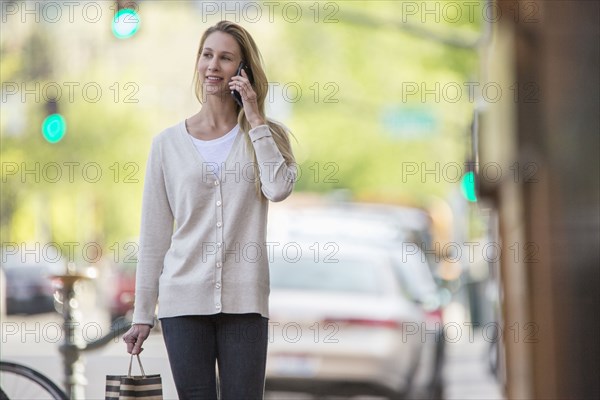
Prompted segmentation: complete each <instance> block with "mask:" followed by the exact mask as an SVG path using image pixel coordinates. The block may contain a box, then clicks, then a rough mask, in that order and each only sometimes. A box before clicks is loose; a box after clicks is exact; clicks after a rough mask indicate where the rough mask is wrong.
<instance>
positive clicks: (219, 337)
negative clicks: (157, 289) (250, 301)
mask: <svg viewBox="0 0 600 400" xmlns="http://www.w3.org/2000/svg"><path fill="white" fill-rule="evenodd" d="M160 321H161V325H162V330H163V337H164V340H165V344H166V347H167V353H168V354H169V362H170V364H171V371H172V373H173V379H174V380H175V386H176V387H177V394H178V395H179V398H180V399H182V400H184V399H186V400H187V399H194V400H195V399H202V400H216V399H217V380H216V373H215V363H217V364H218V368H219V388H218V389H219V394H220V396H219V398H220V399H221V400H245V399H248V400H256V399H262V398H263V394H264V386H265V366H266V362H267V340H268V337H267V336H268V322H269V320H268V319H267V318H264V317H263V316H261V315H260V314H255V313H252V314H225V313H220V314H215V315H190V316H181V317H172V318H161V320H160Z"/></svg>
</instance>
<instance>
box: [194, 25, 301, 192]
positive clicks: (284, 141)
mask: <svg viewBox="0 0 600 400" xmlns="http://www.w3.org/2000/svg"><path fill="white" fill-rule="evenodd" d="M214 32H224V33H228V34H230V35H231V36H233V38H234V39H235V40H236V41H237V43H238V45H239V46H240V49H241V50H242V60H243V61H244V62H245V63H246V65H247V66H248V67H249V68H250V70H251V71H252V76H253V78H254V83H253V85H252V87H253V89H254V91H255V92H256V96H257V99H256V101H257V104H258V112H259V114H260V116H261V117H262V118H263V119H264V120H265V121H266V122H267V125H268V126H269V129H270V131H271V135H272V136H273V140H274V141H275V144H276V145H277V148H278V149H279V151H280V152H281V155H282V156H283V159H284V160H285V162H286V164H287V165H288V167H290V166H292V164H295V158H294V154H293V153H292V145H291V143H290V138H289V136H290V135H291V132H290V131H289V129H287V127H286V126H285V125H283V124H281V123H279V122H277V121H275V120H272V119H270V118H267V116H266V115H265V99H266V98H267V94H268V87H269V86H268V85H269V82H268V80H267V76H266V74H265V71H264V68H263V60H262V55H261V54H260V51H259V50H258V47H257V46H256V43H255V42H254V39H253V38H252V36H250V34H249V33H248V31H246V30H245V29H244V28H242V27H241V26H240V25H238V24H236V23H233V22H231V21H220V22H218V23H217V24H216V25H213V26H211V27H210V28H208V29H207V30H206V31H205V32H204V34H203V35H202V38H201V39H200V46H199V49H198V54H197V55H196V63H195V64H194V79H193V84H194V89H195V94H196V98H197V99H198V101H199V102H200V103H202V98H203V93H202V82H201V81H200V78H199V75H198V60H199V59H200V56H201V54H202V49H203V48H204V42H205V41H206V38H208V36H210V34H212V33H214ZM236 107H237V110H238V119H237V120H238V124H239V125H240V128H241V129H242V130H243V131H244V132H245V133H246V135H245V136H246V140H247V141H248V144H249V146H248V147H249V148H250V149H251V151H252V159H253V163H254V164H253V165H254V169H255V174H256V177H257V178H258V176H259V175H258V174H259V170H258V162H257V160H256V153H255V152H254V147H253V146H252V143H251V142H250V136H249V135H247V133H248V132H249V131H250V129H252V126H251V125H250V123H249V122H248V119H247V118H246V114H245V113H244V108H243V107H240V106H239V105H237V103H236ZM255 182H256V190H257V193H259V194H260V193H261V190H260V180H259V179H256V180H255Z"/></svg>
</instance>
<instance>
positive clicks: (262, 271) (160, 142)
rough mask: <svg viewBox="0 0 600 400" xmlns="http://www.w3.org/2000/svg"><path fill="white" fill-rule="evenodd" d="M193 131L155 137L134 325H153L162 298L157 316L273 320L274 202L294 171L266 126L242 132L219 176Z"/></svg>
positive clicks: (285, 192)
mask: <svg viewBox="0 0 600 400" xmlns="http://www.w3.org/2000/svg"><path fill="white" fill-rule="evenodd" d="M188 135H189V133H188V132H187V130H186V128H185V121H182V122H180V123H178V124H177V125H174V126H172V127H170V128H167V129H166V130H164V131H163V132H161V133H160V134H158V135H156V136H155V137H154V138H153V139H152V146H151V149H150V154H149V156H148V161H147V165H146V175H145V181H144V191H143V198H142V215H141V226H140V246H139V253H138V265H137V271H136V288H135V304H134V313H133V323H137V324H149V325H153V324H154V317H155V309H156V305H157V302H158V318H163V317H173V316H180V315H208V314H216V313H219V312H226V313H260V314H261V315H262V316H264V317H267V318H268V312H269V310H268V297H269V264H268V258H269V257H268V252H267V248H266V224H267V211H268V200H271V201H281V200H283V199H285V198H286V197H288V196H289V194H290V193H291V192H292V189H293V186H294V182H295V180H296V170H295V168H294V167H293V166H288V165H287V164H286V163H285V161H284V158H283V156H282V155H281V152H280V151H279V149H278V148H277V145H276V144H275V141H274V140H273V137H272V136H271V132H270V129H269V127H268V126H267V125H260V126H257V127H255V128H254V129H252V130H250V132H249V133H248V134H246V133H244V132H243V131H241V130H240V131H239V132H238V135H237V136H236V138H235V140H234V143H233V145H232V147H231V150H230V153H229V155H228V157H227V159H226V160H225V162H224V164H223V165H221V166H220V169H221V176H220V178H217V177H216V176H215V174H214V173H213V172H212V171H213V170H214V165H211V164H210V163H207V162H204V160H203V159H202V156H201V155H200V154H199V153H198V151H197V150H196V149H195V148H194V146H193V144H192V142H191V141H190V140H189V137H188ZM246 135H249V138H250V140H248V139H247V138H246V137H245V136H246ZM250 146H252V147H253V148H254V151H255V152H256V159H257V163H258V169H259V173H258V176H256V173H255V168H254V166H255V164H254V162H253V158H252V154H251V148H250ZM256 179H260V184H261V185H260V186H261V192H262V193H261V194H260V195H259V194H258V193H257V192H256V186H255V180H256Z"/></svg>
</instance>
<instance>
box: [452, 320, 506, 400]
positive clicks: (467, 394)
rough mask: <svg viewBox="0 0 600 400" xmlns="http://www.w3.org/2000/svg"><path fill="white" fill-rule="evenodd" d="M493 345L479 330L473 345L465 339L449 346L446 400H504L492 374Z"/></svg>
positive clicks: (499, 386) (465, 336)
mask: <svg viewBox="0 0 600 400" xmlns="http://www.w3.org/2000/svg"><path fill="white" fill-rule="evenodd" d="M489 345H490V343H489V342H487V341H485V340H484V338H483V336H482V334H481V332H480V331H479V330H475V331H474V334H473V340H472V341H471V340H470V339H469V338H468V337H467V335H464V336H463V337H462V338H461V340H460V341H458V342H456V343H451V342H450V341H448V342H447V343H446V363H445V365H444V368H443V372H442V376H443V380H444V382H445V390H444V399H445V400H468V399H474V400H475V399H476V400H504V398H505V397H504V396H503V394H502V388H501V385H500V384H499V383H498V381H497V380H496V378H495V377H494V375H492V372H491V371H490V367H489V363H488V360H489V355H488V347H489Z"/></svg>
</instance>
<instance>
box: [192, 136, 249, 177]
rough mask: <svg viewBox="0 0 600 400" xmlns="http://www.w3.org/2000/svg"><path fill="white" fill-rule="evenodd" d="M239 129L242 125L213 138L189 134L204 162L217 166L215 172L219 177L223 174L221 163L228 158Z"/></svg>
mask: <svg viewBox="0 0 600 400" xmlns="http://www.w3.org/2000/svg"><path fill="white" fill-rule="evenodd" d="M239 129H240V126H239V125H236V126H234V127H233V129H232V130H230V131H229V132H228V133H226V134H225V135H223V136H221V137H220V138H216V139H212V140H200V139H197V138H195V137H193V136H192V135H189V136H190V138H191V139H192V142H193V143H194V146H196V150H198V152H199V153H200V155H201V156H202V159H203V160H204V162H206V163H211V165H214V167H215V168H216V169H215V173H216V175H217V176H219V177H220V174H221V165H222V164H223V163H224V162H225V160H226V159H227V156H228V155H229V152H230V151H231V146H232V145H233V142H234V140H235V137H236V136H237V134H238V132H239Z"/></svg>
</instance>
